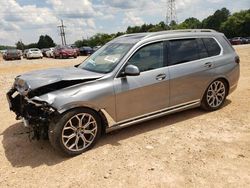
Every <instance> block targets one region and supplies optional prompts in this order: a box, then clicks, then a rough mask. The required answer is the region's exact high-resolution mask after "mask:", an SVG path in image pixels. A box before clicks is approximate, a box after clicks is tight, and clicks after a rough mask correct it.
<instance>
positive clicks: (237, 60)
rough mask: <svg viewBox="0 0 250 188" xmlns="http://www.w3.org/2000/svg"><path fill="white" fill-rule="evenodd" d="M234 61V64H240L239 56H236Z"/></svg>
mask: <svg viewBox="0 0 250 188" xmlns="http://www.w3.org/2000/svg"><path fill="white" fill-rule="evenodd" d="M234 60H235V63H237V64H239V63H240V57H239V56H236V57H235V58H234Z"/></svg>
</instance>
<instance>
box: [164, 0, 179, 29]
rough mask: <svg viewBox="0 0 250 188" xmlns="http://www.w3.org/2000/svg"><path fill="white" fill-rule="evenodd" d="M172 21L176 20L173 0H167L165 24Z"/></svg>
mask: <svg viewBox="0 0 250 188" xmlns="http://www.w3.org/2000/svg"><path fill="white" fill-rule="evenodd" d="M172 21H175V22H177V16H176V8H175V0H167V14H166V24H167V25H169V24H170V23H171V22H172Z"/></svg>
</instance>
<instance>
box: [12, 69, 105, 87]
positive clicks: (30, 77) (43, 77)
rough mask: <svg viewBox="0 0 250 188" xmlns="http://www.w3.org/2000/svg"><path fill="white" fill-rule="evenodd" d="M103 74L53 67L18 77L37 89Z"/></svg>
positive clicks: (89, 78) (94, 77)
mask: <svg viewBox="0 0 250 188" xmlns="http://www.w3.org/2000/svg"><path fill="white" fill-rule="evenodd" d="M102 76H103V74H99V73H94V72H90V71H87V70H83V69H80V68H76V67H65V68H52V69H46V70H38V71H32V72H28V73H25V74H22V75H20V76H18V77H17V78H16V81H17V80H22V81H24V82H25V83H27V85H28V86H29V89H30V90H33V89H37V88H40V87H43V86H46V85H49V84H53V83H56V82H60V81H70V80H72V81H73V80H83V81H84V80H92V79H98V78H101V77H102Z"/></svg>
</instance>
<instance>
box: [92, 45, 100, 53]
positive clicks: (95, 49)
mask: <svg viewBox="0 0 250 188" xmlns="http://www.w3.org/2000/svg"><path fill="white" fill-rule="evenodd" d="M101 47H102V46H94V47H93V51H94V52H95V51H97V50H98V49H99V48H101Z"/></svg>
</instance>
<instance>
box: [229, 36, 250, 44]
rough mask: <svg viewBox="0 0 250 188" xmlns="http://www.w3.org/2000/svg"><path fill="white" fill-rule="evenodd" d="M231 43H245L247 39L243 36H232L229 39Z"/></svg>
mask: <svg viewBox="0 0 250 188" xmlns="http://www.w3.org/2000/svg"><path fill="white" fill-rule="evenodd" d="M229 41H230V42H231V44H232V45H239V44H247V39H245V38H243V37H234V38H232V39H230V40H229Z"/></svg>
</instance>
